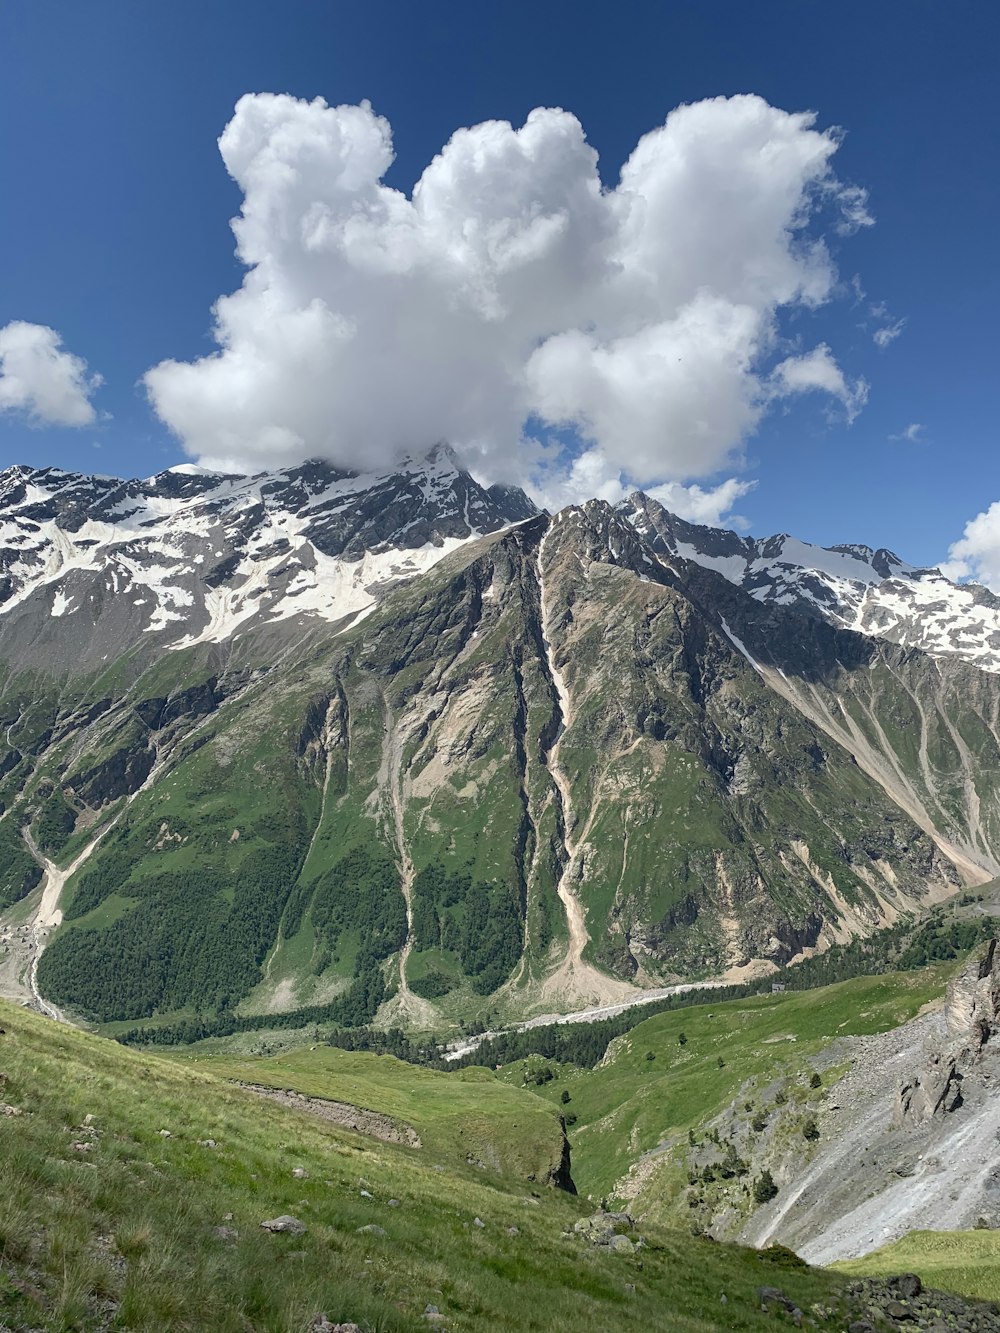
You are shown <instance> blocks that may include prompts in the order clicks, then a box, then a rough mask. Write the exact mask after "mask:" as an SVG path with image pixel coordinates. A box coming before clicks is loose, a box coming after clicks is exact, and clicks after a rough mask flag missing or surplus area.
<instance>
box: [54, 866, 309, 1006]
mask: <svg viewBox="0 0 1000 1333" xmlns="http://www.w3.org/2000/svg"><path fill="white" fill-rule="evenodd" d="M298 862H299V853H298V850H297V849H296V848H293V847H287V846H286V847H273V846H271V847H268V846H264V847H256V848H254V849H253V850H252V851H250V852H249V853H247V855H246V856H245V857H244V858H243V859H242V861H241V862H240V865H239V868H238V870H237V871H235V872H232V873H230V874H226V873H224V872H221V873H220V872H219V871H217V870H214V869H212V868H210V867H207V866H200V867H192V868H190V869H187V870H184V871H168V872H166V873H165V874H160V875H157V876H155V877H154V878H152V879H149V880H146V881H144V882H142V883H139V884H136V885H135V886H134V892H135V894H136V896H137V897H139V902H138V904H137V906H136V907H135V908H133V909H132V910H131V911H130V912H128V913H127V914H126V915H125V916H123V917H121V918H119V919H118V920H117V921H115V922H114V923H113V924H112V925H110V926H107V927H106V928H104V929H101V930H88V929H82V928H78V929H75V930H68V931H66V932H64V933H62V934H60V935H58V936H57V937H56V939H55V940H54V941H53V942H52V944H50V945H49V947H48V948H47V949H46V951H45V953H44V954H43V955H42V958H41V960H40V962H39V984H40V985H41V986H42V988H43V989H44V990H45V992H46V994H48V995H50V996H51V997H52V999H53V1000H55V1002H56V1003H57V1004H67V1005H72V1006H73V1007H74V1008H77V1009H79V1010H81V1011H82V1012H83V1013H85V1014H87V1015H89V1016H91V1017H93V1018H96V1019H98V1020H100V1021H103V1022H110V1021H114V1020H120V1019H123V1018H130V1017H133V1016H136V1015H140V1016H143V1017H149V1016H152V1015H153V1014H155V1013H157V1012H162V1011H163V1010H168V1009H181V1008H187V1007H189V1006H190V1007H194V1008H196V1009H199V1010H226V1009H229V1008H231V1006H232V1005H234V1004H235V1003H236V1002H237V1001H238V1000H239V999H241V998H242V997H243V996H244V995H246V994H247V992H248V991H249V990H251V989H252V987H253V986H254V985H256V983H257V982H258V981H259V980H260V964H261V963H262V962H263V959H264V956H265V954H266V953H267V950H268V948H269V947H270V945H271V943H272V942H273V940H274V937H275V934H276V932H277V929H278V921H279V919H280V917H281V912H282V909H283V907H284V904H285V899H286V898H287V896H288V893H289V891H290V889H291V886H292V883H293V881H294V879H295V876H296V873H297V871H298ZM121 872H122V864H121V862H120V861H115V862H113V863H112V866H111V867H110V869H109V870H108V872H107V876H108V878H105V879H104V880H102V881H100V884H99V887H100V889H101V891H104V890H106V889H107V888H108V884H109V882H114V881H116V880H117V879H118V877H119V876H120V875H121ZM81 888H83V885H82V884H81ZM226 889H229V890H230V891H231V894H232V901H231V902H230V901H228V899H227V895H226V893H225V892H224V891H225V890H226ZM112 891H113V890H112ZM83 901H84V904H86V903H88V902H91V901H92V895H91V896H89V897H87V896H85V897H84V900H83ZM73 908H74V911H79V910H80V903H79V898H78V899H77V900H76V901H75V902H74V904H73Z"/></svg>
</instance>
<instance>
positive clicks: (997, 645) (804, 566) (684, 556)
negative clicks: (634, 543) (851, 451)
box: [619, 491, 1000, 672]
mask: <svg viewBox="0 0 1000 1333" xmlns="http://www.w3.org/2000/svg"><path fill="white" fill-rule="evenodd" d="M619 511H620V512H621V513H622V514H623V515H624V516H625V517H626V518H627V519H628V520H629V521H630V522H631V523H632V524H633V526H634V527H635V528H636V529H637V530H638V531H639V532H640V534H641V535H642V536H643V537H645V538H646V540H647V541H648V542H649V544H650V546H652V548H653V549H654V550H655V551H656V552H657V554H658V555H659V556H660V558H661V559H663V560H665V561H666V562H667V563H676V562H683V561H690V562H692V563H694V564H696V565H701V566H702V567H704V568H706V569H713V570H715V571H716V573H719V574H722V575H723V576H724V577H725V578H726V579H728V580H729V582H730V583H733V584H736V586H737V587H740V588H742V589H743V590H744V591H745V592H748V593H749V594H750V595H751V596H752V597H754V598H756V600H757V601H759V602H765V603H777V604H778V605H781V606H787V607H790V608H792V609H793V610H795V611H798V612H799V613H801V614H804V615H809V616H815V617H818V618H820V619H822V620H826V621H828V622H829V623H830V624H833V625H836V626H838V627H839V628H842V629H851V630H856V631H857V632H859V633H861V634H869V635H872V636H874V637H877V638H884V639H889V640H891V641H892V642H894V643H899V644H901V645H903V646H905V647H911V648H919V649H921V650H922V651H924V652H928V653H932V654H935V655H938V656H955V657H959V658H962V659H963V660H965V661H968V662H972V663H974V664H975V665H976V666H978V667H981V668H982V669H983V670H986V671H993V672H1000V599H998V598H997V597H995V596H994V595H993V594H992V593H991V592H989V591H988V589H986V588H983V587H981V586H980V585H978V584H956V583H952V582H951V581H950V580H948V579H946V578H945V577H944V575H943V574H942V573H941V571H940V570H938V569H919V568H917V567H915V566H913V565H909V564H907V563H906V562H905V561H903V560H901V559H900V557H899V556H898V555H896V554H895V552H893V551H889V550H886V549H885V548H884V547H882V548H878V549H873V548H872V547H870V546H865V545H862V544H858V543H843V544H840V545H837V546H829V547H826V546H815V545H812V544H810V543H809V542H803V541H799V540H798V538H795V537H790V536H789V535H788V534H787V533H782V534H779V535H777V536H774V537H765V538H756V537H744V536H741V535H740V534H738V533H736V532H730V531H728V530H726V529H723V528H708V527H701V526H699V525H697V524H694V523H688V522H686V521H685V520H684V519H681V518H678V517H677V516H676V515H675V514H671V513H670V512H669V511H668V510H666V509H664V507H663V506H662V505H661V504H659V503H658V502H657V501H656V500H653V499H652V498H651V497H650V496H648V495H645V494H643V493H642V492H641V491H637V492H636V493H635V494H634V495H631V496H629V498H628V499H627V500H624V501H622V503H621V504H620V505H619Z"/></svg>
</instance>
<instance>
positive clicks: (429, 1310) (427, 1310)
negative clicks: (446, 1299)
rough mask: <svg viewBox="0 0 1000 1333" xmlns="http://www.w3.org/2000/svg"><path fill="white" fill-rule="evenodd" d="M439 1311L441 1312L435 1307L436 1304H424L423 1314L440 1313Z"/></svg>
mask: <svg viewBox="0 0 1000 1333" xmlns="http://www.w3.org/2000/svg"><path fill="white" fill-rule="evenodd" d="M440 1313H441V1311H440V1310H439V1309H438V1308H437V1306H436V1305H425V1306H424V1314H440Z"/></svg>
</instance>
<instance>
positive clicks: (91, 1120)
mask: <svg viewBox="0 0 1000 1333" xmlns="http://www.w3.org/2000/svg"><path fill="white" fill-rule="evenodd" d="M96 1118H97V1117H96V1116H95V1115H93V1114H92V1112H90V1111H88V1112H87V1114H86V1115H85V1116H84V1117H83V1123H84V1125H92V1124H93V1123H94V1121H95V1120H96Z"/></svg>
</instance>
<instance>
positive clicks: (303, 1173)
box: [292, 1166, 309, 1180]
mask: <svg viewBox="0 0 1000 1333" xmlns="http://www.w3.org/2000/svg"><path fill="white" fill-rule="evenodd" d="M292 1175H293V1176H294V1177H295V1179H296V1180H308V1179H309V1172H308V1171H307V1170H306V1169H305V1167H304V1166H297V1167H296V1168H295V1170H294V1171H293V1172H292Z"/></svg>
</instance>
